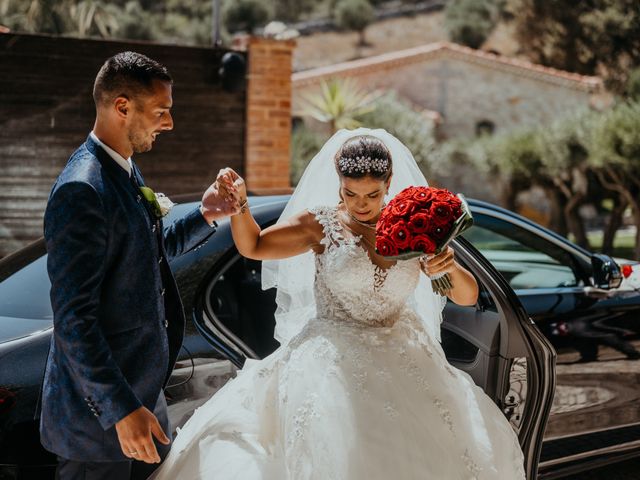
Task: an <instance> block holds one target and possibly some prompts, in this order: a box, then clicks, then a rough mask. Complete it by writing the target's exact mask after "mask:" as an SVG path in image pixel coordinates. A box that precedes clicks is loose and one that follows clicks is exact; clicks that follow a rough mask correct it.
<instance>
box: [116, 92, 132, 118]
mask: <svg viewBox="0 0 640 480" xmlns="http://www.w3.org/2000/svg"><path fill="white" fill-rule="evenodd" d="M113 104H114V107H115V110H116V113H117V115H118V116H119V117H121V118H122V119H126V118H127V117H128V116H129V112H130V111H131V102H130V101H129V99H128V98H127V97H117V98H116V99H115V100H114V101H113Z"/></svg>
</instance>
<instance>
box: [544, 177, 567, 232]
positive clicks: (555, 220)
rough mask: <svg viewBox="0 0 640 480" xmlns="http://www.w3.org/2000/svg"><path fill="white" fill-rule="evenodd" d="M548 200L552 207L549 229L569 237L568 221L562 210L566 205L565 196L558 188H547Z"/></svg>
mask: <svg viewBox="0 0 640 480" xmlns="http://www.w3.org/2000/svg"><path fill="white" fill-rule="evenodd" d="M545 192H547V198H548V199H549V205H550V207H551V218H550V219H549V228H550V229H551V230H553V231H554V232H556V233H558V234H559V235H562V236H563V237H566V236H567V233H568V230H567V220H566V218H565V216H564V212H563V210H562V204H563V203H564V196H563V195H562V193H561V192H559V191H558V189H557V188H554V187H551V186H549V187H546V188H545Z"/></svg>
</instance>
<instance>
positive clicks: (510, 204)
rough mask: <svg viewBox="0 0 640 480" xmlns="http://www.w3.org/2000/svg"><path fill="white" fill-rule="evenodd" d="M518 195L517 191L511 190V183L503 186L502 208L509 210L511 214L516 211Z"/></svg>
mask: <svg viewBox="0 0 640 480" xmlns="http://www.w3.org/2000/svg"><path fill="white" fill-rule="evenodd" d="M518 193H519V192H518V189H516V188H513V185H512V183H511V182H508V183H506V184H505V186H504V188H503V189H502V203H503V205H504V208H506V209H507V210H511V211H512V212H515V211H516V207H517V205H516V198H517V197H518Z"/></svg>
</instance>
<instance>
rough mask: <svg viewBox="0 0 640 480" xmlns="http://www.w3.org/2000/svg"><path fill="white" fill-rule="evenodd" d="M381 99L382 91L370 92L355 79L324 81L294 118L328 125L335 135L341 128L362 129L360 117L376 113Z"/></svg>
mask: <svg viewBox="0 0 640 480" xmlns="http://www.w3.org/2000/svg"><path fill="white" fill-rule="evenodd" d="M380 96H381V93H380V92H377V91H374V92H368V91H366V90H365V89H363V88H362V87H360V86H359V85H358V84H357V83H356V82H355V81H354V80H353V79H350V78H347V79H339V78H333V79H330V80H328V81H323V82H322V83H321V84H320V91H318V92H312V93H308V94H306V95H303V96H302V97H301V98H300V103H301V108H300V110H299V111H297V112H294V115H297V116H306V117H312V118H314V119H316V120H318V121H320V122H322V123H328V124H329V127H330V129H331V133H332V134H333V133H335V132H336V131H337V130H339V129H340V128H350V129H351V128H357V127H359V126H360V122H359V121H358V117H360V116H362V115H364V114H365V113H370V112H372V111H373V110H375V105H374V102H375V101H376V100H377V99H378V98H380Z"/></svg>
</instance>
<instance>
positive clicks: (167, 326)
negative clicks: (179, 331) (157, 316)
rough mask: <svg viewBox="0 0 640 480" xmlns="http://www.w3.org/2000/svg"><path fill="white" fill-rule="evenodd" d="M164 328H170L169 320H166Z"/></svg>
mask: <svg viewBox="0 0 640 480" xmlns="http://www.w3.org/2000/svg"><path fill="white" fill-rule="evenodd" d="M164 328H169V320H167V319H166V318H165V319H164Z"/></svg>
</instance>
